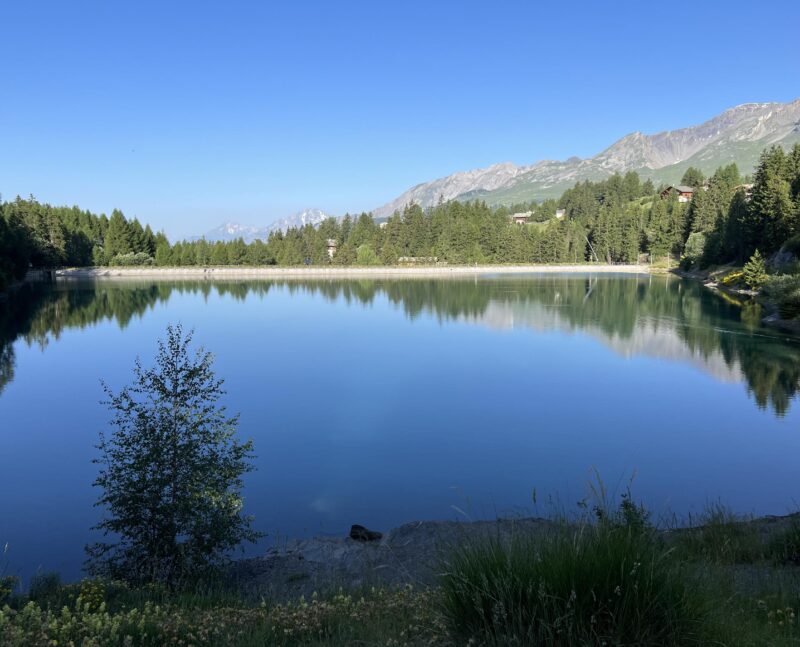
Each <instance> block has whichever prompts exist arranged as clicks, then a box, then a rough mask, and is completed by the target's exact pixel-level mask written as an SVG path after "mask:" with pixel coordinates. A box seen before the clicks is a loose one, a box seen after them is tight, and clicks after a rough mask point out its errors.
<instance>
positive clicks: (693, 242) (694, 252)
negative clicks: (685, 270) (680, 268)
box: [683, 231, 706, 267]
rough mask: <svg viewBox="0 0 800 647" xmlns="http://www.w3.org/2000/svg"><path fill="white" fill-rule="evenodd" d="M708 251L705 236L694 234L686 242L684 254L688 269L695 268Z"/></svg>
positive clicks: (698, 233)
mask: <svg viewBox="0 0 800 647" xmlns="http://www.w3.org/2000/svg"><path fill="white" fill-rule="evenodd" d="M705 249H706V237H705V234H701V233H700V232H697V231H695V232H692V233H691V234H689V238H688V239H687V240H686V246H685V247H684V252H683V261H684V265H685V266H686V267H693V266H695V265H697V264H698V263H699V262H700V260H701V259H702V258H703V254H704V253H705Z"/></svg>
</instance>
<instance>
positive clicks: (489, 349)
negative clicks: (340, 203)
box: [0, 275, 800, 579]
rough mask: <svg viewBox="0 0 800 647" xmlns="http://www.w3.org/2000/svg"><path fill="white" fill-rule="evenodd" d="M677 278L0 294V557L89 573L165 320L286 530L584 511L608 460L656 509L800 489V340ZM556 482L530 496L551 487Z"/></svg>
mask: <svg viewBox="0 0 800 647" xmlns="http://www.w3.org/2000/svg"><path fill="white" fill-rule="evenodd" d="M762 314H763V313H761V312H760V310H759V308H758V306H754V305H752V304H745V305H741V304H737V303H735V302H731V301H729V300H726V299H724V298H722V297H721V296H719V295H717V294H714V293H712V292H709V291H708V290H705V289H704V288H702V287H700V286H698V285H697V284H694V283H690V282H686V281H682V280H680V279H677V278H674V277H631V276H624V277H622V276H619V277H615V276H605V277H602V276H601V277H592V276H588V275H587V276H575V275H572V276H560V275H540V276H514V277H508V276H502V277H501V276H494V277H492V276H486V277H480V278H460V279H453V280H427V279H416V280H405V281H398V280H365V281H362V280H359V281H316V282H305V281H291V282H275V281H257V282H225V283H208V282H205V283H204V282H178V283H168V282H157V283H147V282H123V281H113V280H107V281H98V282H59V283H57V284H51V285H48V284H38V285H37V284H32V285H28V286H25V287H23V288H22V289H21V290H20V291H19V292H17V293H16V294H15V295H13V296H12V297H11V298H10V299H9V300H8V301H7V302H5V303H0V492H2V493H3V496H2V511H1V512H0V544H5V543H6V542H7V544H8V550H7V555H6V558H5V559H6V562H5V564H4V562H2V561H0V573H2V571H3V569H5V570H6V571H7V572H8V573H19V574H21V575H23V576H24V577H27V576H29V575H30V574H31V573H33V572H35V571H36V570H37V569H41V570H57V571H60V572H61V573H62V574H63V576H64V577H65V578H66V579H74V578H78V577H80V574H81V565H82V561H83V546H84V545H85V544H86V543H87V542H89V541H90V540H92V539H93V538H95V537H93V535H92V533H91V532H90V530H89V529H90V527H91V526H92V525H93V523H95V522H96V520H97V518H98V515H99V514H100V511H99V510H98V509H96V508H94V507H93V502H94V501H95V500H96V498H97V494H98V493H97V492H96V491H93V488H92V487H91V482H92V480H93V478H94V475H95V471H96V467H95V466H94V465H93V464H92V462H91V460H92V458H93V457H94V456H95V455H96V450H95V448H94V445H95V443H96V442H97V437H98V433H99V432H100V431H101V430H103V429H105V428H107V423H108V419H109V414H108V412H107V410H106V409H105V408H104V407H103V406H102V405H100V404H99V401H100V400H101V399H102V397H103V393H102V389H101V387H100V379H104V380H105V381H107V382H108V384H109V385H110V386H111V387H112V388H113V389H115V390H118V389H119V388H120V387H121V386H123V385H124V384H126V383H128V382H129V381H130V379H131V375H132V373H131V369H132V366H133V363H134V360H135V359H136V357H137V356H139V357H141V358H142V360H143V361H144V362H145V363H148V362H149V361H150V360H151V358H152V357H153V355H154V352H155V348H156V340H157V339H158V338H160V337H163V334H164V330H165V328H166V326H167V324H169V323H177V322H181V323H183V324H184V325H185V326H187V327H193V328H194V329H195V339H196V341H197V342H198V343H200V344H202V345H204V346H205V347H206V348H207V349H208V350H211V351H212V352H213V353H214V354H215V357H216V363H215V367H216V370H217V373H218V375H219V376H220V377H223V378H224V379H225V387H226V389H227V391H228V394H227V396H226V399H225V403H226V404H227V405H228V407H229V409H230V410H231V411H233V412H240V413H241V423H240V427H239V431H240V433H241V435H242V436H243V437H250V438H252V439H253V440H254V443H255V452H256V454H257V455H258V458H257V460H256V465H257V471H256V472H254V473H252V474H250V475H248V477H247V479H246V489H245V498H246V510H247V512H249V513H251V514H253V515H255V518H256V527H257V528H258V529H260V530H262V531H266V532H267V533H269V535H270V536H269V537H268V538H267V539H266V540H264V543H263V544H262V545H260V546H257V547H251V548H249V549H248V552H249V553H251V554H252V553H253V552H257V551H259V550H263V548H264V546H265V545H266V544H268V543H269V542H270V541H274V540H275V537H276V536H278V537H280V536H284V537H286V536H288V537H297V536H307V535H311V534H342V533H346V532H347V530H348V529H349V526H350V524H352V523H361V524H364V525H366V526H369V527H373V528H376V529H388V528H390V527H393V526H396V525H399V524H401V523H404V522H407V521H411V520H415V519H457V518H464V517H465V516H469V517H472V518H481V517H484V518H485V517H494V516H497V515H508V514H545V513H547V512H548V509H547V506H546V505H542V503H541V501H542V500H543V499H544V498H545V497H546V496H547V495H557V496H558V497H559V499H560V501H561V502H562V504H564V505H565V506H566V507H568V508H569V507H571V506H573V505H574V503H575V502H576V501H577V500H578V499H580V498H582V497H583V496H584V495H585V493H586V487H585V486H586V483H587V482H588V481H589V480H590V479H591V478H592V474H593V471H594V470H596V471H597V472H598V473H599V474H600V475H601V477H602V478H603V480H604V482H605V483H606V485H607V486H608V487H609V488H610V489H612V490H613V489H615V488H624V487H625V485H626V484H627V482H628V480H629V478H630V477H631V475H632V474H634V473H635V474H636V477H635V481H634V494H635V496H636V497H637V498H639V499H641V500H643V501H644V502H645V503H646V504H647V505H648V506H649V507H650V508H651V509H653V510H654V511H655V512H656V513H657V514H665V513H668V512H674V513H676V514H678V515H679V516H685V515H687V514H689V513H693V512H697V511H699V510H700V509H702V507H703V506H704V505H705V504H706V503H707V502H708V501H711V500H716V499H721V500H722V501H723V502H725V503H727V504H729V505H730V506H732V507H733V508H734V509H736V510H738V511H741V512H753V513H759V514H760V513H774V514H780V513H784V512H786V511H787V510H789V509H790V508H792V507H793V502H796V501H798V500H800V480H798V479H797V476H796V475H797V456H798V450H800V403H799V402H798V401H797V400H798V397H797V393H798V388H800V339H798V338H796V337H791V336H789V335H786V334H782V333H777V332H775V331H772V330H770V329H767V328H764V327H762V326H761V325H760V324H759V320H760V317H761V316H762ZM534 489H535V490H536V492H537V493H538V500H539V504H538V506H537V505H534V503H533V501H532V491H533V490H534Z"/></svg>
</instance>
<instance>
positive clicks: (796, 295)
mask: <svg viewBox="0 0 800 647" xmlns="http://www.w3.org/2000/svg"><path fill="white" fill-rule="evenodd" d="M764 293H765V294H766V295H767V296H768V297H769V298H770V299H772V300H773V301H774V302H775V303H776V304H777V306H778V311H779V313H780V315H781V318H783V319H794V318H796V317H800V274H793V275H792V274H783V275H779V276H774V277H771V278H769V279H768V280H767V281H766V283H765V285H764Z"/></svg>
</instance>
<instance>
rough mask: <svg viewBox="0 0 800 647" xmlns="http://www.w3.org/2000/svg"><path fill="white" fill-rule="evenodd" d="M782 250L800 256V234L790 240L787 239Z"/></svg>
mask: <svg viewBox="0 0 800 647" xmlns="http://www.w3.org/2000/svg"><path fill="white" fill-rule="evenodd" d="M781 251H782V252H788V253H789V254H794V255H795V256H800V234H798V235H797V236H792V237H791V238H790V239H789V240H787V241H786V242H785V243H784V244H783V247H781Z"/></svg>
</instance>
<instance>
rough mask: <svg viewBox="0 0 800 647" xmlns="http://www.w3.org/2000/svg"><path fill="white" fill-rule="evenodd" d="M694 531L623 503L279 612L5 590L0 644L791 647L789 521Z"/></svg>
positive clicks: (207, 598) (119, 593)
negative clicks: (414, 582)
mask: <svg viewBox="0 0 800 647" xmlns="http://www.w3.org/2000/svg"><path fill="white" fill-rule="evenodd" d="M694 522H695V526H694V527H691V528H688V529H680V530H672V531H664V530H658V529H656V528H654V527H653V526H652V525H651V524H650V520H649V518H648V515H647V513H646V512H645V511H644V510H643V509H642V508H640V507H638V506H635V505H634V504H632V503H631V502H630V501H629V500H628V499H623V501H622V504H621V505H620V506H619V507H618V508H616V509H613V510H609V509H608V508H594V509H593V510H591V511H589V512H587V514H586V515H585V516H584V517H583V518H581V519H578V520H575V519H571V520H569V521H567V520H563V521H561V522H559V523H556V524H555V525H554V526H553V529H552V530H551V531H549V532H547V533H543V534H542V533H538V534H535V535H534V534H530V533H520V534H519V535H515V536H513V537H512V538H511V539H510V540H509V541H504V540H500V539H499V538H498V539H493V538H491V537H489V538H484V539H481V540H475V541H466V542H464V543H462V544H460V545H458V546H454V547H452V548H451V549H449V550H447V551H446V552H443V553H442V554H441V556H440V558H441V563H440V566H441V568H440V571H441V576H440V579H439V582H438V585H436V586H434V587H431V588H427V589H419V590H415V589H412V588H410V587H404V588H398V589H369V590H357V591H340V592H339V593H338V594H334V595H327V596H324V597H320V596H317V595H313V596H311V598H310V599H300V600H297V601H294V602H291V603H289V604H272V603H271V602H270V601H269V600H263V599H262V600H260V601H257V602H255V601H252V600H250V601H247V600H245V598H243V597H242V596H240V595H239V594H238V593H237V592H236V591H231V590H226V589H225V588H224V587H223V586H221V585H220V584H217V585H215V586H210V585H208V584H206V585H203V586H197V587H194V588H192V589H191V590H189V591H181V592H175V591H168V590H166V589H164V588H162V587H157V586H151V587H146V588H139V589H132V588H129V587H128V586H127V585H126V584H124V583H122V582H108V581H101V580H84V581H83V582H80V583H75V584H62V583H61V582H60V581H59V579H58V577H57V576H55V575H47V574H44V575H39V576H37V577H35V578H34V579H33V581H32V582H31V586H30V590H29V592H28V593H27V594H24V595H21V594H14V593H12V592H11V591H10V586H8V584H10V582H8V581H7V582H6V586H5V587H3V585H2V584H0V596H1V597H2V598H3V599H2V600H0V609H2V611H0V644H2V645H4V646H5V645H8V646H17V645H19V646H23V645H24V646H28V645H53V644H58V645H70V644H74V645H84V646H88V645H131V646H133V645H213V646H217V645H219V646H222V645H246V646H247V645H287V646H289V645H348V644H359V645H431V644H435V645H464V644H473V645H594V644H597V645H600V644H607V645H709V644H714V645H797V644H800V630H798V624H797V617H796V614H797V613H798V609H799V608H800V568H798V566H797V564H798V563H799V562H800V521H798V520H797V519H795V520H785V519H784V520H781V523H768V522H767V521H764V520H750V519H743V518H740V517H737V516H735V515H733V514H732V513H730V512H729V511H728V510H726V509H725V508H724V507H722V506H710V507H709V509H708V510H707V512H706V513H705V514H704V515H703V516H702V518H700V519H696V520H694Z"/></svg>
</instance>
